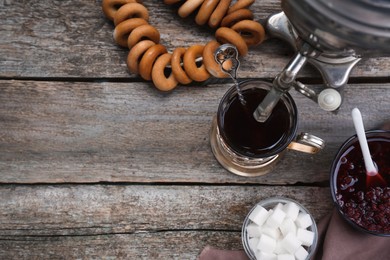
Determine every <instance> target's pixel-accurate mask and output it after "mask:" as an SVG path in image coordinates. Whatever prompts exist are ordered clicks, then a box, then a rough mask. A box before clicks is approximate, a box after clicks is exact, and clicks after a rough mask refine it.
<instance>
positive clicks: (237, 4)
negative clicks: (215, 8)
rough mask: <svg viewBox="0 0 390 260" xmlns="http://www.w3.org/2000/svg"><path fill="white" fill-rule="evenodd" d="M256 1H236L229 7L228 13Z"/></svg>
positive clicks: (246, 6) (244, 7)
mask: <svg viewBox="0 0 390 260" xmlns="http://www.w3.org/2000/svg"><path fill="white" fill-rule="evenodd" d="M254 2H255V0H238V1H237V2H236V3H234V5H232V6H231V7H230V8H229V10H228V14H230V13H233V12H234V11H237V10H239V9H246V8H248V7H249V6H251V5H252V4H253V3H254Z"/></svg>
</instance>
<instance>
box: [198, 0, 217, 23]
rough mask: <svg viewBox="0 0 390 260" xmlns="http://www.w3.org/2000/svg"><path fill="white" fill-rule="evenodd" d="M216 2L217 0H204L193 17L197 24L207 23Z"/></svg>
mask: <svg viewBox="0 0 390 260" xmlns="http://www.w3.org/2000/svg"><path fill="white" fill-rule="evenodd" d="M218 3H219V0H205V1H204V2H203V4H202V6H201V7H200V9H199V11H198V14H197V15H196V17H195V22H196V23H197V24H199V25H204V24H205V23H207V21H208V20H209V18H210V16H211V14H212V13H213V11H214V9H215V7H216V6H217V4H218Z"/></svg>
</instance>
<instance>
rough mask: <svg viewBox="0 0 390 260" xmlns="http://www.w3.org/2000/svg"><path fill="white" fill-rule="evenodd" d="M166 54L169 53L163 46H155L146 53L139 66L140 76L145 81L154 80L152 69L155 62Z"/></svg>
mask: <svg viewBox="0 0 390 260" xmlns="http://www.w3.org/2000/svg"><path fill="white" fill-rule="evenodd" d="M164 53H167V49H166V48H165V47H164V46H163V45H161V44H156V45H153V46H152V47H150V48H149V49H148V50H147V51H145V53H144V55H143V56H142V59H141V61H140V63H139V66H138V70H139V75H140V76H141V77H142V78H143V79H145V80H151V79H152V68H153V65H154V62H155V61H156V59H157V58H158V57H159V56H160V55H162V54H164Z"/></svg>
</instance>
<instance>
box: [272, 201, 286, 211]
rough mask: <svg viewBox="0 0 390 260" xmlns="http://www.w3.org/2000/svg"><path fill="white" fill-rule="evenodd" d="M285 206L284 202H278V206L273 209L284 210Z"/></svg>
mask: <svg viewBox="0 0 390 260" xmlns="http://www.w3.org/2000/svg"><path fill="white" fill-rule="evenodd" d="M283 207H284V205H283V204H282V203H280V202H279V203H278V204H276V206H275V207H274V208H273V210H275V209H281V210H283Z"/></svg>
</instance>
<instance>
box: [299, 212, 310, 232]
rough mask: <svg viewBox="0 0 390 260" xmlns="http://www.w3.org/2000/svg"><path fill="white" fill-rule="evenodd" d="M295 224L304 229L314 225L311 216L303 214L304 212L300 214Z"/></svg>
mask: <svg viewBox="0 0 390 260" xmlns="http://www.w3.org/2000/svg"><path fill="white" fill-rule="evenodd" d="M295 223H296V224H297V226H298V227H300V228H303V229H305V228H308V227H310V226H311V225H312V224H313V222H312V220H311V217H310V215H309V214H307V213H303V212H300V213H299V214H298V217H297V219H296V220H295Z"/></svg>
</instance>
